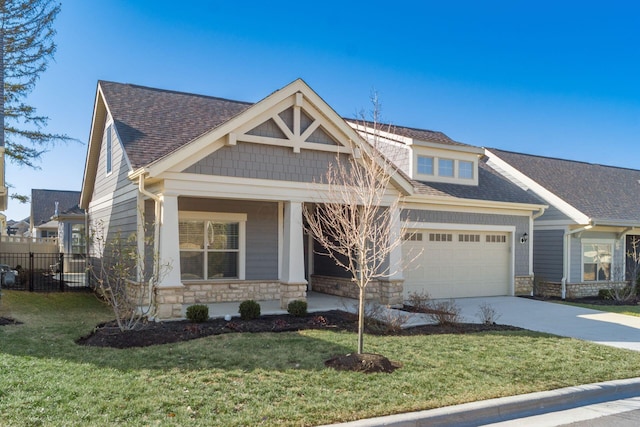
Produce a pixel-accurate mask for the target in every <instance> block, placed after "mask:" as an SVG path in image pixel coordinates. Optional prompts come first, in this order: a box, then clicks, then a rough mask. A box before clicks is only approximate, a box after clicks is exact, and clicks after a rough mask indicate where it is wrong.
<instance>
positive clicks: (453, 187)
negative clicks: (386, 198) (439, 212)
mask: <svg viewBox="0 0 640 427" xmlns="http://www.w3.org/2000/svg"><path fill="white" fill-rule="evenodd" d="M412 182H413V186H414V188H415V190H416V193H418V194H429V195H432V196H445V197H454V198H460V199H473V200H487V201H496V202H512V203H526V204H538V205H544V204H546V203H545V202H543V201H542V200H541V199H539V198H537V197H535V196H534V195H531V194H529V193H527V192H525V191H524V190H522V189H521V188H520V187H518V186H517V185H515V184H513V183H512V182H510V181H508V180H507V179H505V178H504V177H502V176H501V175H499V174H498V173H496V172H495V171H494V170H493V169H491V168H490V167H489V166H487V164H486V163H485V161H484V160H483V159H480V161H479V162H478V185H477V186H475V185H460V184H449V183H441V182H423V181H412Z"/></svg>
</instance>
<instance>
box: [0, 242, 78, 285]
mask: <svg viewBox="0 0 640 427" xmlns="http://www.w3.org/2000/svg"><path fill="white" fill-rule="evenodd" d="M0 287H2V288H3V289H15V290H23V291H31V292H69V291H74V292H76V291H87V290H91V283H90V280H89V274H88V272H87V266H86V257H85V256H84V255H82V254H59V253H53V254H43V253H33V252H30V253H24V254H16V253H0Z"/></svg>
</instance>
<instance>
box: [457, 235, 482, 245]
mask: <svg viewBox="0 0 640 427" xmlns="http://www.w3.org/2000/svg"><path fill="white" fill-rule="evenodd" d="M458 241H459V242H474V243H477V242H480V235H479V234H459V235H458Z"/></svg>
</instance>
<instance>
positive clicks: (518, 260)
mask: <svg viewBox="0 0 640 427" xmlns="http://www.w3.org/2000/svg"><path fill="white" fill-rule="evenodd" d="M401 218H402V220H403V221H404V220H408V221H410V222H414V221H415V222H424V223H430V222H431V223H443V224H462V225H464V224H469V225H497V226H514V227H515V230H516V231H515V241H516V243H515V271H514V274H515V275H516V276H520V275H523V276H524V275H528V274H529V245H523V244H520V243H519V241H520V236H522V235H523V234H524V233H527V234H528V233H529V217H527V216H517V215H495V214H482V213H472V212H446V211H427V210H418V209H405V210H403V211H402V213H401ZM427 227H428V225H427ZM452 265H455V261H452Z"/></svg>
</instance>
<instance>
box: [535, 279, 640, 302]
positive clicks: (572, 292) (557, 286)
mask: <svg viewBox="0 0 640 427" xmlns="http://www.w3.org/2000/svg"><path fill="white" fill-rule="evenodd" d="M626 285H627V283H626V282H585V283H567V284H566V291H567V294H566V298H585V297H594V296H598V291H600V289H613V288H616V287H623V286H626ZM535 295H536V296H541V297H557V298H562V283H559V282H539V283H536V286H535Z"/></svg>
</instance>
